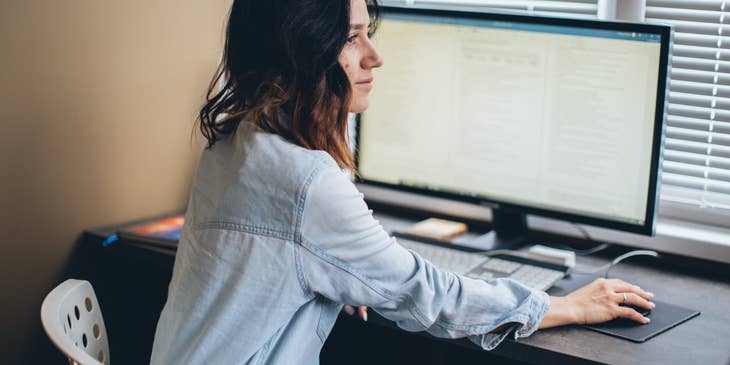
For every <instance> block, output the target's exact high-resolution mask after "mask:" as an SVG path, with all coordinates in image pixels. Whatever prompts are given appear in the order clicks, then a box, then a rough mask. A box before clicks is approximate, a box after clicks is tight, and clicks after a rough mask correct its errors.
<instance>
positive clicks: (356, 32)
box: [339, 0, 383, 113]
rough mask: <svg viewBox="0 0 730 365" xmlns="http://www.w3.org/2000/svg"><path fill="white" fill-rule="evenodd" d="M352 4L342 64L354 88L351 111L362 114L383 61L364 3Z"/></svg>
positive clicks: (355, 2) (363, 1) (353, 2)
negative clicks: (374, 71)
mask: <svg viewBox="0 0 730 365" xmlns="http://www.w3.org/2000/svg"><path fill="white" fill-rule="evenodd" d="M350 1H351V4H350V33H349V34H348V38H347V43H345V47H344V48H343V49H342V52H341V53H340V57H339V62H340V65H341V66H342V68H343V69H344V70H345V73H347V78H348V79H349V80H350V87H351V89H352V97H351V99H350V106H349V109H350V112H351V113H359V112H362V111H363V110H365V109H367V107H368V94H369V93H370V90H371V89H372V88H373V72H372V71H373V68H375V67H380V66H381V65H382V64H383V59H382V58H380V55H379V54H378V52H377V51H376V50H375V47H374V46H373V43H372V42H371V41H370V37H369V36H368V29H369V24H370V17H369V15H368V8H367V6H366V5H365V0H350Z"/></svg>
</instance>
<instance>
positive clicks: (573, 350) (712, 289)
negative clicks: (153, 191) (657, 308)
mask: <svg viewBox="0 0 730 365" xmlns="http://www.w3.org/2000/svg"><path fill="white" fill-rule="evenodd" d="M376 218H377V219H378V220H380V222H381V223H382V224H383V226H384V227H385V228H386V229H389V230H402V229H403V228H404V227H406V226H407V225H409V224H411V223H412V221H411V220H406V219H402V218H398V217H395V216H391V215H385V214H376ZM110 232H111V233H113V230H111V231H110V230H105V229H94V230H89V231H87V234H89V235H90V236H105V235H108V234H109V233H110ZM536 243H544V242H536ZM95 244H97V245H98V241H97V242H96V243H95ZM126 244H128V245H130V246H133V247H135V248H136V249H138V250H139V249H142V250H147V248H146V247H144V246H139V245H135V244H133V243H131V244H130V243H126ZM154 254H155V255H158V256H160V257H165V256H166V257H167V258H168V259H161V260H162V261H164V266H165V267H166V270H170V269H171V264H172V260H170V259H169V258H170V256H172V255H174V251H170V250H155V251H154ZM606 262H607V258H602V257H579V258H578V266H590V267H595V266H598V265H602V264H604V263H606ZM679 271H681V272H679ZM168 275H169V274H168ZM611 277H615V278H621V279H624V280H626V281H628V282H631V283H633V284H636V285H639V286H641V287H642V288H644V289H646V290H648V291H651V292H653V293H654V294H655V296H656V299H658V300H661V301H664V302H669V303H672V304H675V305H679V306H683V307H687V308H691V309H696V310H698V311H700V312H702V314H701V315H700V316H698V317H696V318H693V319H691V320H689V321H688V322H685V323H683V324H681V325H679V326H678V327H675V328H673V329H670V330H669V331H667V332H665V333H663V334H660V335H659V336H657V337H654V338H652V339H649V340H648V341H646V342H644V343H633V342H629V341H626V340H622V339H619V338H614V337H610V336H607V335H604V334H601V333H597V332H593V331H591V330H588V329H585V328H582V327H579V326H567V327H558V328H551V329H547V330H541V331H537V332H536V333H534V334H533V335H532V336H530V337H528V338H524V339H520V340H518V341H514V340H506V341H505V342H503V343H502V344H501V345H500V346H499V347H497V348H496V349H495V350H493V351H492V354H494V355H497V356H499V357H503V358H506V359H509V360H510V361H517V362H524V363H537V364H545V363H550V364H552V363H556V364H557V363H560V364H571V363H581V364H584V363H609V364H621V365H628V364H721V365H727V364H730V310H729V307H730V277H727V276H725V278H724V279H717V278H714V279H712V278H708V277H706V276H703V275H699V274H693V270H691V269H684V268H679V267H672V268H671V269H666V268H663V266H661V265H651V264H646V263H643V264H641V265H639V264H635V263H634V264H632V263H622V264H620V265H618V266H616V267H615V268H613V269H612V270H611ZM162 279H163V281H164V278H162ZM591 279H592V278H591V277H588V276H585V275H578V274H573V275H572V276H571V277H569V278H567V279H565V280H564V281H562V282H559V283H558V285H557V286H556V287H555V288H553V289H551V290H550V291H548V293H550V294H557V293H560V292H561V290H562V289H565V288H572V287H576V286H577V285H581V284H582V283H587V282H588V281H590V280H591ZM167 280H169V276H168V278H167ZM92 284H93V282H92ZM166 288H167V287H166V286H164V287H163V288H161V289H162V290H164V292H165V293H166ZM561 288H562V289H561ZM157 315H159V313H157ZM370 316H371V318H370V320H369V321H368V323H367V324H366V325H365V326H366V327H370V328H374V327H380V328H383V329H388V330H391V329H393V328H394V327H395V326H394V324H392V323H391V322H389V321H387V320H385V319H383V318H382V317H379V316H377V315H376V314H375V313H372V311H371V315H370ZM105 317H106V315H105ZM341 317H342V316H341ZM351 321H355V320H354V319H353V320H351ZM339 322H342V321H339ZM339 322H338V323H339ZM395 331H397V333H400V334H402V336H411V337H413V336H421V337H423V338H424V340H425V338H426V337H429V336H428V335H424V334H412V333H406V332H405V331H401V330H395ZM336 332H337V327H336V328H335V331H334V332H333V333H335V334H336ZM399 336H400V335H399ZM428 341H433V340H432V339H428ZM436 341H439V342H440V343H445V344H448V346H450V347H454V346H455V347H461V346H463V347H464V348H465V349H467V348H470V350H474V349H476V346H474V345H472V344H471V343H470V342H468V341H466V340H461V341H459V340H456V341H455V340H436ZM446 363H448V362H446Z"/></svg>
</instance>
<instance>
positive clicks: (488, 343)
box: [469, 290, 550, 351]
mask: <svg viewBox="0 0 730 365" xmlns="http://www.w3.org/2000/svg"><path fill="white" fill-rule="evenodd" d="M548 309H550V298H549V297H548V295H547V293H545V292H544V291H537V290H536V291H533V292H532V293H531V294H530V296H529V297H528V298H527V300H525V301H524V302H523V303H522V304H521V305H520V306H519V307H517V308H516V309H515V311H514V312H515V314H513V315H512V316H510V317H508V318H507V319H505V320H504V321H502V323H501V324H500V325H498V326H496V328H499V327H502V326H504V328H503V329H502V330H500V331H499V332H490V333H485V334H483V335H481V336H471V337H470V338H469V339H470V340H471V341H472V342H474V343H476V344H477V345H479V346H480V347H481V348H483V349H485V350H487V351H490V350H493V349H494V348H495V347H497V346H498V345H499V344H500V343H502V341H504V339H505V338H506V337H507V335H509V334H510V333H513V334H514V338H515V339H518V338H522V337H527V336H529V335H531V334H532V333H533V332H535V331H537V328H538V327H539V326H540V322H542V318H543V317H544V316H545V313H547V311H548ZM510 324H511V325H510Z"/></svg>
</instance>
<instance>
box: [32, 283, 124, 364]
mask: <svg viewBox="0 0 730 365" xmlns="http://www.w3.org/2000/svg"><path fill="white" fill-rule="evenodd" d="M41 322H42V323H43V329H45V330H46V334H47V335H48V337H49V338H50V339H51V342H53V344H54V345H56V347H57V348H58V349H59V350H61V352H63V353H64V354H66V356H67V357H68V359H69V362H70V363H71V364H80V365H92V364H93V365H101V364H105V365H109V340H108V339H107V335H106V327H104V318H103V317H102V316H101V308H99V302H98V301H97V299H96V294H94V288H92V287H91V284H90V283H89V282H88V281H84V280H76V279H68V280H66V281H64V282H63V283H61V284H60V285H58V286H57V287H56V288H54V289H53V290H52V291H51V292H50V293H48V295H47V296H46V299H44V300H43V305H42V306H41Z"/></svg>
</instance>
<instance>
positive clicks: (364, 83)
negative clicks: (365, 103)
mask: <svg viewBox="0 0 730 365" xmlns="http://www.w3.org/2000/svg"><path fill="white" fill-rule="evenodd" d="M355 85H357V86H358V87H360V88H361V89H366V90H370V89H372V88H373V78H372V77H370V78H367V79H362V80H360V81H358V82H356V83H355Z"/></svg>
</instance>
